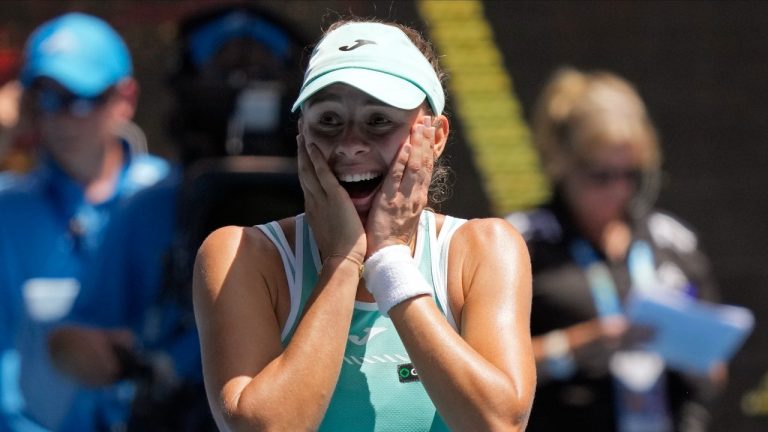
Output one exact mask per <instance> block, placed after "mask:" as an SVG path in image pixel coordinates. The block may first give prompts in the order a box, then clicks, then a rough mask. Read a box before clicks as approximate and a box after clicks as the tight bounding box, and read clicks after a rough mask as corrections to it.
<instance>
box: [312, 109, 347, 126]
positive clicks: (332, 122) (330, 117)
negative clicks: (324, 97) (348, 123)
mask: <svg viewBox="0 0 768 432" xmlns="http://www.w3.org/2000/svg"><path fill="white" fill-rule="evenodd" d="M317 123H318V124H320V125H321V126H327V127H333V126H339V125H341V119H340V118H339V116H338V115H337V114H335V113H331V112H325V113H322V114H320V115H319V116H318V118H317Z"/></svg>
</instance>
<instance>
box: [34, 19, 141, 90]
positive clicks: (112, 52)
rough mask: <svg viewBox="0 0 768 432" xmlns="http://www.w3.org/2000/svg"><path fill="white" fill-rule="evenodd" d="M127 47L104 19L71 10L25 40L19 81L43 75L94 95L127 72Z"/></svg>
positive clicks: (128, 64) (128, 65)
mask: <svg viewBox="0 0 768 432" xmlns="http://www.w3.org/2000/svg"><path fill="white" fill-rule="evenodd" d="M131 70H132V66H131V55H130V53H129V52H128V47H127V46H126V45H125V42H124V41H123V39H122V38H121V37H120V35H118V34H117V32H115V30H114V29H113V28H112V27H110V25H109V24H107V23H106V22H105V21H103V20H101V19H99V18H96V17H94V16H91V15H87V14H84V13H79V12H72V13H68V14H65V15H62V16H60V17H58V18H54V19H52V20H50V21H48V22H46V23H44V24H42V25H41V26H40V27H38V28H37V29H36V30H35V31H34V33H32V35H31V36H30V37H29V39H28V40H27V44H26V47H25V52H24V65H23V67H22V70H21V83H22V84H23V85H24V87H29V86H30V85H31V84H32V83H33V82H34V80H35V79H37V78H41V77H47V78H51V79H53V80H55V81H56V82H58V83H60V84H61V85H63V86H64V87H66V88H67V90H69V91H71V92H72V93H74V94H76V95H78V96H82V97H94V96H98V95H100V94H101V93H103V92H104V91H105V90H107V89H108V88H109V87H110V86H113V85H115V84H117V83H118V82H119V81H120V80H122V79H123V78H126V77H129V76H130V75H131Z"/></svg>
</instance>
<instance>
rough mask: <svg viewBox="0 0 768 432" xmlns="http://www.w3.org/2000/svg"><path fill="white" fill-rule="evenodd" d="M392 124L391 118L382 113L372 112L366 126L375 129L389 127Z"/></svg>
mask: <svg viewBox="0 0 768 432" xmlns="http://www.w3.org/2000/svg"><path fill="white" fill-rule="evenodd" d="M392 124H393V122H392V120H391V119H390V118H389V117H387V116H385V115H382V114H373V115H372V116H371V117H370V118H369V119H368V126H371V127H373V128H376V129H385V128H389V127H391V126H392Z"/></svg>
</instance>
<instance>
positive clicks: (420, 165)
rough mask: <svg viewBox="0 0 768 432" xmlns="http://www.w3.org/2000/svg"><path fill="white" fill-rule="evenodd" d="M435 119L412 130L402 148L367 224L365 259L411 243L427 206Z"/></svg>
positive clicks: (432, 161) (425, 120)
mask: <svg viewBox="0 0 768 432" xmlns="http://www.w3.org/2000/svg"><path fill="white" fill-rule="evenodd" d="M434 144H435V127H434V126H433V125H432V117H430V116H425V117H424V119H423V122H416V123H415V124H414V125H413V126H412V127H411V136H410V139H409V140H408V141H407V142H406V143H405V144H404V145H403V146H402V147H401V148H400V151H399V152H398V154H397V157H396V158H395V161H394V162H393V164H392V167H391V168H390V170H389V173H388V174H387V176H386V178H385V179H384V180H383V183H382V186H381V190H380V191H379V193H378V194H377V196H376V198H375V199H374V203H373V207H372V208H371V212H370V214H369V216H368V221H367V224H366V237H367V240H368V250H367V254H366V257H369V256H371V255H373V253H374V252H376V251H377V250H379V249H381V248H383V247H386V246H391V245H395V244H406V245H407V244H409V242H410V240H411V237H412V236H413V235H414V233H415V232H416V227H417V225H418V223H419V216H420V215H421V212H422V210H424V207H426V205H427V198H428V193H429V185H430V182H431V181H432V169H433V168H434V163H435V155H434Z"/></svg>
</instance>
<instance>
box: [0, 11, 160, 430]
mask: <svg viewBox="0 0 768 432" xmlns="http://www.w3.org/2000/svg"><path fill="white" fill-rule="evenodd" d="M24 55H25V58H24V64H23V65H22V70H21V82H22V85H23V86H24V91H25V94H26V95H25V97H27V98H29V99H28V103H29V104H30V105H31V107H32V109H31V114H30V115H31V116H32V117H33V118H32V119H31V121H32V122H33V124H34V125H35V127H36V129H37V130H38V132H39V135H40V148H41V155H40V157H39V161H40V162H39V164H38V166H37V168H36V169H35V170H34V171H32V172H31V173H29V174H26V175H24V176H21V177H19V178H18V179H17V181H15V182H14V184H13V186H11V187H9V188H6V189H4V190H2V192H0V263H2V264H0V265H1V266H2V267H1V269H2V270H0V430H2V431H5V430H10V431H14V432H18V431H46V430H51V431H53V430H55V431H74V430H77V431H92V430H108V429H112V428H113V427H115V425H116V424H119V423H120V422H121V421H124V417H125V415H126V413H125V408H124V407H125V402H124V401H121V399H130V391H128V392H123V393H121V392H120V391H118V390H119V388H117V387H110V388H103V389H100V390H89V389H84V388H82V387H80V386H78V385H76V383H75V382H74V381H72V380H70V379H68V378H66V377H65V376H63V375H61V374H59V373H57V372H56V371H55V369H54V368H53V367H52V364H51V361H50V357H49V355H48V351H47V335H48V331H49V330H50V328H52V326H53V325H55V324H57V323H59V322H62V321H63V320H66V319H67V317H68V315H69V313H70V309H71V307H72V304H73V303H74V301H75V299H76V298H77V297H78V294H79V293H80V284H81V281H82V279H83V277H84V275H85V274H87V273H88V272H89V271H90V268H91V267H92V266H93V262H94V261H96V258H98V259H101V258H102V257H101V256H98V257H97V256H96V255H97V254H96V250H97V248H99V247H100V243H101V242H102V237H103V235H102V234H103V232H104V228H105V227H106V225H107V224H108V222H109V220H110V218H111V216H112V215H113V213H114V212H115V210H116V209H117V208H118V204H119V203H120V201H121V200H122V199H123V198H125V197H127V196H129V195H131V194H132V193H134V192H136V191H137V190H140V189H142V188H145V187H147V186H149V185H152V184H154V183H156V182H157V181H159V180H160V179H162V178H163V177H164V176H165V175H166V174H167V172H168V169H169V168H168V165H167V163H166V162H165V161H163V160H162V159H159V158H156V157H153V156H150V155H148V154H146V152H145V151H144V150H143V148H144V147H145V143H143V142H141V140H135V139H132V138H128V135H130V136H131V137H136V135H135V134H121V131H124V130H125V128H126V125H129V124H131V123H130V119H131V118H132V117H133V115H134V111H135V108H136V102H137V95H138V85H137V83H136V81H135V80H134V79H133V78H132V77H131V73H132V66H131V57H130V54H129V52H128V49H127V47H126V45H125V43H124V42H123V40H122V39H121V38H120V36H119V35H118V34H117V33H116V32H115V31H114V29H112V28H111V27H110V26H109V25H108V24H107V23H105V22H104V21H102V20H101V19H99V18H96V17H93V16H90V15H86V14H82V13H69V14H66V15H62V16H60V17H58V18H55V19H53V20H51V21H48V22H46V23H44V24H43V25H41V26H40V27H39V28H38V29H36V30H35V32H34V33H33V34H32V35H31V36H30V38H29V40H28V41H27V44H26V47H25V53H24ZM133 129H134V131H135V129H136V127H135V125H134V126H133ZM121 135H126V136H125V137H122V136H121ZM105 250H108V248H105ZM105 337H109V338H112V339H113V341H112V343H113V345H120V344H128V343H129V342H130V341H128V337H127V336H126V335H125V334H122V333H119V332H115V333H107V334H106V335H105ZM128 390H130V389H128ZM112 407H114V408H115V409H112Z"/></svg>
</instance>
